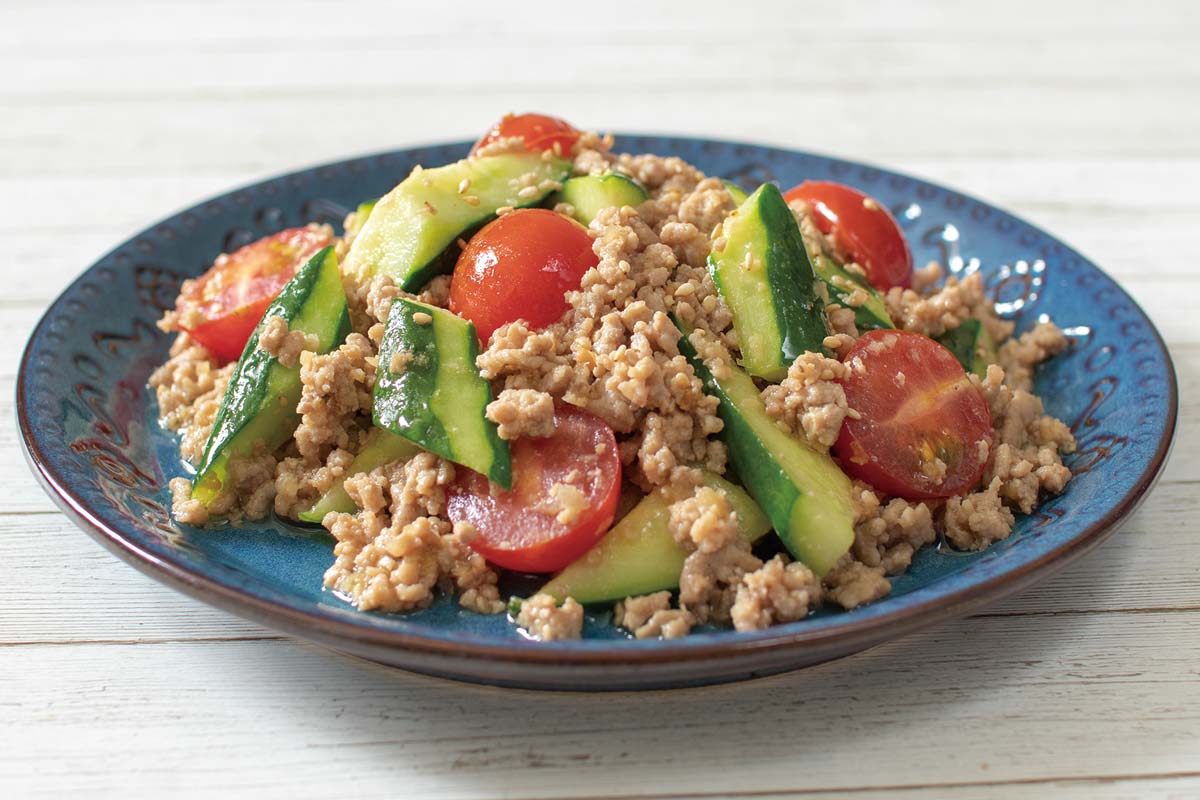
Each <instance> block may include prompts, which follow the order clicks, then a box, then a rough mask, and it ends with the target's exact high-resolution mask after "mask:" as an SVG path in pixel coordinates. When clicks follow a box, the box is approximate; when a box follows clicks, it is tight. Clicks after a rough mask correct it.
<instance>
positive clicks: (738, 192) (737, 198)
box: [721, 178, 750, 206]
mask: <svg viewBox="0 0 1200 800" xmlns="http://www.w3.org/2000/svg"><path fill="white" fill-rule="evenodd" d="M721 183H723V184H725V188H726V189H727V190H728V191H729V196H730V197H732V198H733V203H734V205H738V206H740V205H741V204H742V203H744V202H746V198H747V197H749V196H750V195H748V194H746V190H745V189H743V188H742V187H740V186H738V185H737V184H736V183H734V182H733V181H727V180H725V179H724V178H722V179H721Z"/></svg>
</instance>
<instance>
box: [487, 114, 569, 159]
mask: <svg viewBox="0 0 1200 800" xmlns="http://www.w3.org/2000/svg"><path fill="white" fill-rule="evenodd" d="M582 135H583V134H581V133H580V132H579V131H577V130H576V129H575V128H573V127H572V126H571V124H570V123H569V122H567V121H566V120H561V119H559V118H558V117H551V116H547V115H546V114H505V115H504V116H503V117H501V118H500V121H499V122H497V123H496V124H495V125H493V126H492V127H491V128H489V129H488V132H487V133H485V134H484V135H483V136H482V137H481V138H480V140H479V141H478V142H476V143H475V146H474V147H472V148H471V153H472V154H474V153H477V152H479V150H480V148H482V147H484V146H486V145H489V144H491V143H492V142H494V141H497V140H499V139H508V138H511V137H514V136H520V137H521V138H522V139H524V140H525V149H526V150H529V151H530V152H543V151H546V150H554V149H555V145H557V150H558V152H559V154H561V155H564V156H565V155H568V154H569V153H570V152H571V148H572V147H574V146H575V142H577V141H579V137H580V136H582Z"/></svg>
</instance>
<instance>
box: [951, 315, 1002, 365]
mask: <svg viewBox="0 0 1200 800" xmlns="http://www.w3.org/2000/svg"><path fill="white" fill-rule="evenodd" d="M937 341H938V342H939V343H941V344H942V346H944V347H945V348H946V349H947V350H949V351H950V352H951V353H953V354H954V357H955V358H957V359H958V363H960V364H962V365H963V369H965V370H966V371H967V372H970V373H973V374H975V375H978V376H979V377H980V378H983V377H986V376H987V368H988V365H989V364H995V363H996V343H995V342H994V341H992V337H991V335H990V334H989V333H988V332H987V328H985V327H984V325H983V323H982V322H980V321H979V320H977V319H968V320H963V322H962V324H961V325H959V326H958V327H957V328H955V329H953V330H949V331H946V332H945V333H943V334H942V335H941V336H939V337H938V338H937Z"/></svg>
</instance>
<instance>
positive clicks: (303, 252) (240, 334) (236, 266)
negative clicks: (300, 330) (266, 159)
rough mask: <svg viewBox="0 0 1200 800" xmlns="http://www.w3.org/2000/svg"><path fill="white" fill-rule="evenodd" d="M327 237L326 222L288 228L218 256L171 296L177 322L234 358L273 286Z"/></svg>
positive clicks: (222, 356) (220, 355)
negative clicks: (177, 294) (324, 225)
mask: <svg viewBox="0 0 1200 800" xmlns="http://www.w3.org/2000/svg"><path fill="white" fill-rule="evenodd" d="M332 243H333V233H332V232H331V231H330V230H329V229H328V228H320V227H317V226H309V227H307V228H289V229H288V230H284V231H280V232H279V233H276V234H272V235H271V236H266V237H264V238H262V239H259V240H258V241H257V242H252V243H251V244H248V245H246V246H245V247H243V248H241V249H240V250H236V251H234V252H233V253H230V254H229V255H221V256H219V257H218V258H217V260H216V262H215V263H214V264H213V265H212V267H211V268H209V270H208V272H205V273H204V274H203V275H201V276H200V277H199V278H198V279H196V280H195V281H194V282H192V283H191V284H189V285H188V286H187V288H186V289H185V290H184V292H183V293H182V294H181V295H180V296H179V299H178V300H177V301H176V304H175V308H176V311H177V312H178V314H179V318H180V321H181V322H180V328H181V329H183V330H186V331H187V332H188V333H190V334H191V335H192V338H194V339H195V340H196V341H197V342H199V343H200V344H202V345H203V346H204V347H205V349H207V350H208V351H209V352H210V353H212V355H213V356H214V357H216V359H217V360H218V361H221V362H227V361H234V360H236V359H237V358H239V357H240V356H241V355H242V350H243V349H245V347H246V342H247V341H249V339H250V334H252V333H253V332H254V328H255V326H257V325H258V321H259V320H260V319H262V315H263V312H265V311H266V310H267V306H269V305H270V304H271V301H272V300H274V299H275V296H276V295H277V294H279V290H280V289H282V288H283V286H284V284H286V283H287V282H288V281H289V280H291V279H292V276H293V275H295V274H296V270H298V269H300V267H302V266H303V265H304V263H305V262H306V261H308V259H310V258H311V257H312V256H313V254H314V253H316V252H317V251H318V250H320V249H321V248H323V247H327V246H328V245H330V244H332ZM194 320H201V321H199V322H195V321H194Z"/></svg>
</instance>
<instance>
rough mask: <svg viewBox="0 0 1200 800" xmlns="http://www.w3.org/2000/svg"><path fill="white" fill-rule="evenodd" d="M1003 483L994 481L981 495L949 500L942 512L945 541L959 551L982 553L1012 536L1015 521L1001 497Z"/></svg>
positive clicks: (999, 480) (997, 480) (976, 494)
mask: <svg viewBox="0 0 1200 800" xmlns="http://www.w3.org/2000/svg"><path fill="white" fill-rule="evenodd" d="M1003 485H1004V482H1003V481H1002V480H1001V479H1000V478H993V479H992V482H991V483H990V484H988V487H987V488H986V489H984V490H983V491H982V492H973V493H972V494H969V495H967V496H966V497H951V498H950V499H948V500H947V501H946V505H945V507H944V510H943V512H942V513H943V521H944V524H945V529H946V538H947V539H949V540H950V542H951V544H953V545H954V546H955V547H958V548H959V549H960V550H982V549H983V548H985V547H987V546H988V545H990V544H992V543H993V542H998V541H1000V540H1001V539H1005V538H1007V537H1008V535H1009V534H1010V533H1012V527H1013V523H1014V522H1015V519H1014V517H1013V513H1012V512H1011V511H1009V510H1008V508H1006V507H1005V505H1004V503H1003V502H1002V500H1001V498H1000V489H1001V487H1002V486H1003Z"/></svg>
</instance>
